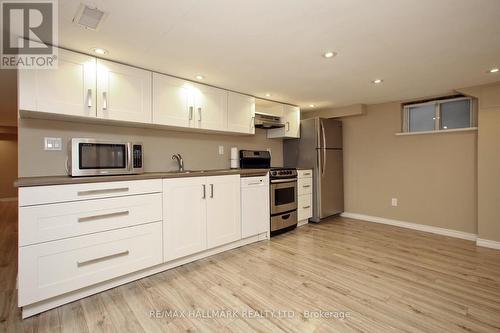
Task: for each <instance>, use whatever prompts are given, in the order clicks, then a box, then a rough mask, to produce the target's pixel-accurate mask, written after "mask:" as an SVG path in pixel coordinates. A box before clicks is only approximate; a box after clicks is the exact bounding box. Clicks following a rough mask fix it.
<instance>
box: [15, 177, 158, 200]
mask: <svg viewBox="0 0 500 333" xmlns="http://www.w3.org/2000/svg"><path fill="white" fill-rule="evenodd" d="M161 191H162V180H161V179H146V180H131V181H123V182H120V181H117V182H105V183H88V184H71V185H50V186H32V187H21V188H20V189H19V206H31V205H42V204H49V203H57V202H68V201H78V200H88V199H101V198H111V197H119V196H125V195H134V194H146V193H159V192H161Z"/></svg>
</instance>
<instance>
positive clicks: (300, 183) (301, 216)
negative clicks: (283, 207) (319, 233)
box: [297, 170, 313, 226]
mask: <svg viewBox="0 0 500 333" xmlns="http://www.w3.org/2000/svg"><path fill="white" fill-rule="evenodd" d="M297 173H298V175H297V220H298V221H299V223H298V224H299V226H300V225H303V224H306V223H308V220H309V219H310V218H311V217H312V212H313V208H312V206H313V197H312V193H313V188H312V187H313V179H312V174H313V172H312V170H299V171H298V172H297Z"/></svg>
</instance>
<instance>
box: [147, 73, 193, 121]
mask: <svg viewBox="0 0 500 333" xmlns="http://www.w3.org/2000/svg"><path fill="white" fill-rule="evenodd" d="M153 123H154V124H160V125H170V126H178V127H193V126H194V124H195V120H194V94H193V87H192V84H191V83H189V82H188V81H185V80H181V79H178V78H175V77H171V76H168V75H163V74H157V73H153Z"/></svg>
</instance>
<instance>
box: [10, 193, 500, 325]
mask: <svg viewBox="0 0 500 333" xmlns="http://www.w3.org/2000/svg"><path fill="white" fill-rule="evenodd" d="M16 215H17V212H16V203H0V219H1V221H0V255H1V257H0V281H1V283H0V288H1V289H0V297H1V299H0V331H3V332H23V331H24V332H166V331H172V332H176V331H200V332H225V331H228V332H229V331H231V332H245V331H261V332H281V331H285V332H500V251H496V250H491V249H485V248H478V247H476V246H475V245H474V243H473V242H470V241H465V240H459V239H453V238H449V237H444V236H437V235H433V234H428V233H424V232H418V231H412V230H407V229H402V228H397V227H392V226H386V225H381V224H375V223H369V222H363V221H356V220H351V219H346V218H334V219H330V220H329V221H326V222H323V223H321V224H312V225H306V226H303V227H301V228H299V229H297V230H295V231H292V232H290V233H287V234H284V235H281V236H278V237H275V238H273V239H272V240H271V241H263V242H259V243H256V244H252V245H249V246H245V247H242V248H238V249H235V250H232V251H229V252H226V253H222V254H219V255H215V256H212V257H209V258H207V259H203V260H200V261H197V262H194V263H191V264H187V265H184V266H182V267H178V268H175V269H172V270H169V271H166V272H163V273H160V274H156V275H154V276H151V277H148V278H145V279H142V280H139V281H136V282H133V283H130V284H127V285H124V286H121V287H118V288H114V289H112V290H109V291H106V292H103V293H100V294H97V295H94V296H91V297H88V298H85V299H82V300H80V301H77V302H74V303H71V304H67V305H65V306H62V307H59V308H57V309H54V310H51V311H47V312H45V313H42V314H40V315H37V316H34V317H31V318H28V319H25V320H21V317H20V311H19V309H18V308H17V305H16V302H17V299H16V298H17V297H16V292H15V279H16V270H17V267H16V266H17V263H16V258H17V249H16V247H17V223H16ZM155 310H157V311H160V312H159V313H158V314H157V315H155V316H151V311H155ZM169 310H170V311H171V312H170V313H169V312H168V311H169ZM217 310H228V311H236V312H235V313H232V312H217ZM161 311H163V312H161ZM257 311H260V312H257ZM279 311H281V312H279ZM306 311H309V313H307V312H306ZM320 311H323V312H320ZM336 311H337V312H336ZM340 311H344V312H340ZM223 314H226V315H223ZM259 314H260V317H259V316H258V315H259ZM342 314H344V315H346V316H347V317H346V318H345V319H336V318H325V316H328V315H330V316H333V317H335V316H341V315H342ZM183 316H184V317H183ZM200 316H203V317H200ZM319 316H322V318H319Z"/></svg>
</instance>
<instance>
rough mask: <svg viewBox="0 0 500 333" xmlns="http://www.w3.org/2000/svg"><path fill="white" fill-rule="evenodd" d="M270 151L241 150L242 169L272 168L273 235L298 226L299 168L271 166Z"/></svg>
mask: <svg viewBox="0 0 500 333" xmlns="http://www.w3.org/2000/svg"><path fill="white" fill-rule="evenodd" d="M270 166H271V154H270V153H269V152H268V151H253V150H240V167H241V168H242V169H249V168H264V169H270V171H269V179H270V198H271V203H270V205H271V207H270V208H271V209H270V211H271V236H274V235H276V234H280V233H283V232H285V231H288V230H291V229H294V228H295V227H296V226H297V221H298V220H297V169H294V168H271V167H270Z"/></svg>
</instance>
